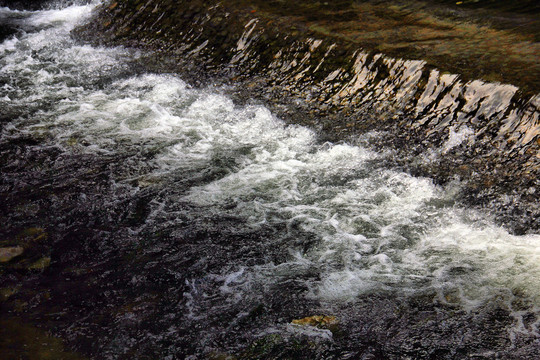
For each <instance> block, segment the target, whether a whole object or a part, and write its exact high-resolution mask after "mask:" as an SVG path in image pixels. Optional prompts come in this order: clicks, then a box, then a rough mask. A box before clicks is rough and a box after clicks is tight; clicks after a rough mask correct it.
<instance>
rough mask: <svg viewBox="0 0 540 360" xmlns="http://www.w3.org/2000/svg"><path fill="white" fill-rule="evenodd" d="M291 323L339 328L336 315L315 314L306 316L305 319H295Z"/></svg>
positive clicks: (332, 328)
mask: <svg viewBox="0 0 540 360" xmlns="http://www.w3.org/2000/svg"><path fill="white" fill-rule="evenodd" d="M291 323H292V324H294V325H301V326H314V327H317V328H321V329H328V330H330V331H333V330H336V328H337V325H338V320H337V318H336V317H335V316H325V315H314V316H308V317H305V318H303V319H296V320H293V321H292V322H291Z"/></svg>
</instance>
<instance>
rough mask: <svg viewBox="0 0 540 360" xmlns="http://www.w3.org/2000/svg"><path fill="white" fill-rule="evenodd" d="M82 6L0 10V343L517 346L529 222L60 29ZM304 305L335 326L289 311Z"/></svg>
mask: <svg viewBox="0 0 540 360" xmlns="http://www.w3.org/2000/svg"><path fill="white" fill-rule="evenodd" d="M95 5H96V4H91V5H81V6H78V5H71V6H67V7H64V8H62V7H61V6H57V7H56V9H54V10H44V11H35V12H29V11H15V10H10V9H9V8H0V21H1V22H4V24H9V26H10V27H11V28H12V29H14V34H12V35H10V36H7V37H6V38H5V39H4V40H3V42H2V43H1V44H0V109H1V113H0V119H1V123H0V129H1V132H0V153H1V158H0V166H1V177H0V211H1V212H0V224H1V225H0V241H1V243H0V246H3V247H7V246H15V245H17V244H18V243H17V242H19V243H21V242H25V241H26V243H25V244H26V245H24V246H23V247H24V249H25V252H24V254H23V255H21V256H20V257H19V258H15V259H13V260H11V261H9V262H6V263H2V264H0V266H1V268H0V287H1V288H2V291H3V294H8V293H9V295H4V296H3V298H2V303H0V305H1V308H0V315H1V316H2V319H3V320H2V321H4V323H3V326H4V330H3V336H7V337H12V339H11V340H9V341H8V340H7V339H6V338H4V340H3V342H0V344H1V345H2V346H4V349H0V355H2V354H3V356H5V358H25V359H26V358H30V359H37V358H39V357H37V355H36V354H32V353H31V350H29V348H31V347H32V346H31V344H30V345H29V344H27V342H28V338H27V337H26V338H25V337H21V338H17V337H16V336H15V332H10V330H9V326H14V325H13V323H24V324H27V325H25V326H29V327H32V328H39V329H41V330H43V331H45V332H47V333H48V334H50V336H54V337H58V338H61V339H62V340H63V342H64V344H65V345H66V348H67V349H70V350H71V351H73V352H76V353H79V354H82V355H83V356H86V357H89V358H95V359H184V358H185V359H208V358H210V359H211V358H215V359H218V358H221V359H225V358H227V355H235V356H236V358H254V359H255V358H290V359H295V358H311V359H316V358H318V359H386V358H388V359H424V358H425V359H464V358H473V359H492V358H493V359H494V358H500V359H535V358H537V357H535V356H537V355H538V352H537V351H538V350H539V349H540V235H535V234H529V235H523V236H514V235H512V234H510V233H508V232H507V231H506V230H505V229H504V227H502V226H500V225H496V224H494V223H493V222H492V221H491V219H490V214H488V213H481V212H479V211H478V210H471V209H467V208H465V207H463V206H461V205H459V204H456V203H455V201H454V199H455V197H456V194H457V193H458V192H459V191H460V185H459V183H451V184H450V185H447V186H446V187H440V186H436V185H434V183H433V181H432V180H431V179H428V178H418V177H413V176H410V175H408V174H406V173H403V172H401V171H399V170H396V169H392V168H387V167H385V166H384V164H385V163H387V162H386V161H385V159H387V158H389V157H391V156H393V154H392V153H391V152H389V151H386V152H385V151H376V150H374V149H372V148H369V147H362V146H358V145H351V144H346V143H340V144H334V143H322V142H321V141H319V140H318V139H317V136H316V134H315V133H314V132H313V131H311V130H310V129H308V128H304V127H300V126H293V125H286V124H285V123H284V122H282V121H281V120H280V119H279V118H277V117H276V116H274V115H273V114H272V113H271V112H270V111H269V110H268V109H266V108H265V107H263V106H260V105H238V104H235V103H234V102H233V101H232V100H231V99H230V98H229V97H228V96H227V95H226V94H225V93H226V92H225V91H224V89H220V88H216V87H209V88H202V89H200V88H193V87H191V86H190V85H188V84H187V83H186V82H184V81H183V80H182V79H181V78H179V77H177V76H175V75H174V74H153V73H145V72H144V71H141V70H140V68H137V69H138V70H137V71H135V70H134V69H135V68H136V67H135V66H133V64H134V63H135V62H137V59H138V58H139V57H141V56H143V54H141V53H139V52H137V51H133V50H129V49H123V48H99V47H92V46H88V45H84V44H79V43H76V42H74V41H73V40H72V39H71V38H70V35H69V34H70V31H71V29H73V28H74V27H75V26H77V25H78V24H80V23H82V22H83V21H84V20H85V19H86V18H88V16H89V15H90V12H91V9H92V8H93V7H94V6H95ZM229 91H230V89H229ZM458 135H459V134H458ZM456 136H457V135H456ZM368 138H369V136H366V141H365V143H369V141H368V140H369V139H368ZM456 141H457V140H456ZM28 244H31V245H28ZM39 261H41V262H39ZM36 262H37V264H38V265H36ZM40 264H41V265H40ZM314 315H326V316H329V317H330V316H333V317H335V318H336V320H335V321H336V322H337V323H338V325H337V326H334V327H331V328H329V327H325V326H319V327H315V326H302V325H299V324H293V323H291V322H292V320H294V319H300V318H304V317H308V316H314ZM10 324H11V325H10ZM35 341H37V340H35ZM6 344H8V345H9V346H8V345H6ZM220 356H221V357H220ZM0 357H1V356H0ZM43 358H44V357H43ZM51 358H63V357H62V356H60V355H56V357H54V355H53V357H51ZM228 358H230V359H233V357H228Z"/></svg>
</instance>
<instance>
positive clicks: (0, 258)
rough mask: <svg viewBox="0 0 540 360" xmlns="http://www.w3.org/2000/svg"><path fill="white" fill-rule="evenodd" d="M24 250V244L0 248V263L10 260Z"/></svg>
mask: <svg viewBox="0 0 540 360" xmlns="http://www.w3.org/2000/svg"><path fill="white" fill-rule="evenodd" d="M23 252H24V249H23V248H22V246H12V247H4V248H0V263H4V262H8V261H10V260H11V259H13V258H14V257H17V256H19V255H21V254H22V253H23Z"/></svg>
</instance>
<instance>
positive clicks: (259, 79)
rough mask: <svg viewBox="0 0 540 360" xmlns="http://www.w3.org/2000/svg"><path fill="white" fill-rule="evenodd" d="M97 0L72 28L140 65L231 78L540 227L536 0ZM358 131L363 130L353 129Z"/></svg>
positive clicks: (517, 226) (239, 87)
mask: <svg viewBox="0 0 540 360" xmlns="http://www.w3.org/2000/svg"><path fill="white" fill-rule="evenodd" d="M448 3H449V2H447V1H424V2H422V1H412V2H401V1H399V0H394V1H391V2H388V1H386V2H381V1H375V0H373V1H350V0H342V1H332V2H330V1H329V2H321V1H307V0H306V1H297V2H290V1H283V0H275V1H243V0H220V1H218V0H208V1H199V0H193V1H182V0H181V1H171V0H121V1H114V0H113V1H111V2H108V3H105V4H104V5H102V6H101V7H100V8H98V9H97V10H96V14H95V16H94V17H93V19H92V20H91V22H90V23H88V24H86V25H85V26H83V27H81V28H79V29H77V30H76V31H75V33H74V34H75V36H77V37H79V38H80V39H82V40H85V41H91V42H93V43H98V44H106V45H125V46H133V47H143V48H145V49H149V50H152V51H153V53H154V54H155V55H156V56H154V57H151V58H145V63H144V66H145V67H153V68H154V69H156V70H157V71H175V72H179V73H181V74H182V75H183V76H184V77H185V78H186V79H187V80H188V81H191V82H194V83H196V84H204V83H208V82H209V81H210V80H211V81H212V82H213V83H218V84H232V85H234V92H235V94H236V95H237V98H238V99H244V100H245V99H248V98H256V99H259V100H260V101H263V102H264V103H265V104H266V105H267V106H269V107H270V108H271V109H272V110H274V111H275V112H277V114H278V115H279V116H281V117H282V118H283V119H285V120H286V121H290V122H293V123H299V124H303V125H308V126H311V127H312V128H314V129H315V130H317V131H318V133H319V134H320V136H321V139H322V140H331V141H349V142H355V141H358V139H359V138H360V135H361V134H370V136H369V139H370V141H369V144H370V145H371V146H385V147H388V148H390V149H393V151H394V152H395V156H394V157H393V160H389V161H390V162H391V163H392V164H390V165H392V166H400V167H402V168H404V169H405V170H407V171H409V172H411V173H413V174H415V175H426V176H431V177H433V178H435V179H436V180H437V181H438V182H440V183H441V184H445V183H448V182H450V181H459V182H460V184H461V186H462V189H463V191H461V199H460V200H462V201H466V202H467V203H468V204H472V205H476V206H480V207H490V208H492V209H494V210H495V211H494V212H495V213H496V216H497V217H498V220H499V221H501V223H504V224H506V225H507V226H508V227H509V228H510V230H512V231H514V232H516V233H524V232H528V231H537V230H538V229H540V205H539V204H538V201H537V198H538V194H537V192H538V183H539V180H538V179H539V178H540V176H539V175H540V119H539V113H540V94H539V92H540V87H539V86H540V85H539V83H538V78H539V75H540V61H539V55H538V54H540V43H539V42H538V38H539V34H540V32H539V30H538V28H539V27H538V25H539V20H538V16H537V15H538V6H537V5H535V2H534V1H533V2H527V1H525V2H521V3H520V4H521V5H520V7H517V6H514V7H512V6H510V5H508V4H507V5H504V2H501V1H475V2H470V1H460V2H456V3H454V2H452V3H451V4H448ZM361 138H362V139H365V138H366V136H362V137H361Z"/></svg>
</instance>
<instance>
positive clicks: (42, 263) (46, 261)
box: [28, 257, 51, 270]
mask: <svg viewBox="0 0 540 360" xmlns="http://www.w3.org/2000/svg"><path fill="white" fill-rule="evenodd" d="M50 265H51V258H50V257H43V258H41V259H39V260H38V261H36V262H35V263H33V264H32V265H30V266H29V267H28V269H30V270H45V269H46V268H48V267H49V266H50Z"/></svg>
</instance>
